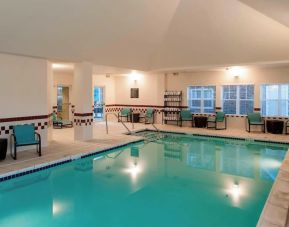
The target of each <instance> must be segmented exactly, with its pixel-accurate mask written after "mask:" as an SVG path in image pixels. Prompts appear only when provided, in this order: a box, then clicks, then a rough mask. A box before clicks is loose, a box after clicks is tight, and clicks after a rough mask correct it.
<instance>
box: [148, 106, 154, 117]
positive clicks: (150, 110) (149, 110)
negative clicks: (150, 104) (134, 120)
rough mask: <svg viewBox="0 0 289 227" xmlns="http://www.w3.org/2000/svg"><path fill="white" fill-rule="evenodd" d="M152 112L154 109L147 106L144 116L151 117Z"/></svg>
mask: <svg viewBox="0 0 289 227" xmlns="http://www.w3.org/2000/svg"><path fill="white" fill-rule="evenodd" d="M153 114H154V109H153V108H147V110H146V117H152V116H153Z"/></svg>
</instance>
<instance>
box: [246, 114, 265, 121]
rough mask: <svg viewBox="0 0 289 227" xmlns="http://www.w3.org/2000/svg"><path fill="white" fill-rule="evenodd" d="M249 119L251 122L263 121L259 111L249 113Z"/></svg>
mask: <svg viewBox="0 0 289 227" xmlns="http://www.w3.org/2000/svg"><path fill="white" fill-rule="evenodd" d="M248 119H249V121H250V122H262V117H261V114H260V113H259V112H256V113H249V114H248Z"/></svg>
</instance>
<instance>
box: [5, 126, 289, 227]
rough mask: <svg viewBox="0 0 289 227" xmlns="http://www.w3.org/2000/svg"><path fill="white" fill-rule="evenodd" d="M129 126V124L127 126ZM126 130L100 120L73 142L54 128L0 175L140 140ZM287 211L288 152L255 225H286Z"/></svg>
mask: <svg viewBox="0 0 289 227" xmlns="http://www.w3.org/2000/svg"><path fill="white" fill-rule="evenodd" d="M156 126H157V127H158V128H159V129H160V130H164V131H172V132H179V133H190V134H200V135H207V136H221V137H231V138H245V139H250V140H251V139H253V140H261V141H274V142H281V143H289V135H273V134H264V133H258V132H253V133H248V132H246V131H245V130H237V129H227V130H213V129H200V128H190V127H182V128H181V127H177V126H172V125H156ZM130 128H131V127H130ZM146 128H148V129H153V127H152V126H150V125H144V124H135V125H134V130H144V129H146ZM124 133H126V130H125V129H124V128H123V126H122V125H121V124H119V123H116V122H109V134H108V135H107V134H106V132H105V124H104V122H96V123H94V138H93V139H92V140H90V141H85V142H83V141H74V139H73V137H74V136H73V129H71V128H67V129H54V130H53V141H51V142H50V144H49V145H48V146H47V147H44V148H43V155H42V156H41V157H38V156H37V155H36V152H35V151H34V150H29V151H25V152H19V155H18V160H16V161H15V160H13V159H12V158H11V157H10V155H9V154H7V158H6V160H4V161H1V162H0V177H1V176H2V177H3V176H5V175H6V176H7V175H10V174H11V173H12V172H13V173H14V174H15V173H17V172H20V171H23V169H26V170H29V169H32V168H35V167H41V166H44V165H47V163H50V164H53V163H55V162H57V161H58V162H59V160H60V161H65V160H69V159H74V158H75V157H77V156H81V155H84V154H88V153H90V152H96V151H101V150H106V149H109V148H112V147H116V146H119V145H121V144H127V143H130V142H133V141H138V140H140V137H136V136H131V135H125V134H124ZM288 210H289V153H287V155H286V158H285V160H284V162H283V164H282V166H281V168H280V171H279V174H278V176H277V179H276V181H275V183H274V185H273V188H272V190H271V193H270V195H269V197H268V200H267V202H266V205H265V207H264V210H263V213H262V215H261V218H260V220H259V223H258V226H260V227H261V226H262V227H264V226H284V227H285V226H289V225H287V219H288V217H287V216H288Z"/></svg>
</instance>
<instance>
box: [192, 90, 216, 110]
mask: <svg viewBox="0 0 289 227" xmlns="http://www.w3.org/2000/svg"><path fill="white" fill-rule="evenodd" d="M192 87H200V88H201V89H200V90H201V98H194V99H191V95H190V92H191V88H192ZM208 87H213V88H214V94H213V96H214V98H213V99H208V98H205V97H204V88H208ZM216 91H217V86H216V85H189V86H188V88H187V103H188V108H189V109H190V111H191V109H192V107H193V106H192V105H191V101H192V100H200V103H201V105H200V112H192V113H199V114H212V112H205V110H206V109H208V108H205V105H204V103H205V101H207V100H209V101H213V107H212V108H213V109H214V111H213V113H215V110H216V93H217V92H216ZM197 108H199V107H198V106H196V107H195V109H197Z"/></svg>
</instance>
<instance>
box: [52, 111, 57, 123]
mask: <svg viewBox="0 0 289 227" xmlns="http://www.w3.org/2000/svg"><path fill="white" fill-rule="evenodd" d="M52 120H53V121H54V122H55V121H57V115H56V113H53V114H52Z"/></svg>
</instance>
